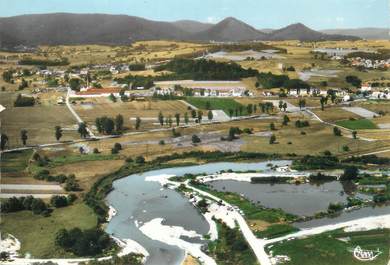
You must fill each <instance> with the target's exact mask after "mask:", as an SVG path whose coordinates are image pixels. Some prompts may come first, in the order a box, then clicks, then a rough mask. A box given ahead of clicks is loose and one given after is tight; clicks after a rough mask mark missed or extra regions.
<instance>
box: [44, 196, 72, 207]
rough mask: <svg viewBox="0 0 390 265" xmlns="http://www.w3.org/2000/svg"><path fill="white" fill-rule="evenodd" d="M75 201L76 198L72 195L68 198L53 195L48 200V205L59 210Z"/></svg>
mask: <svg viewBox="0 0 390 265" xmlns="http://www.w3.org/2000/svg"><path fill="white" fill-rule="evenodd" d="M76 199H77V196H76V195H75V194H74V193H71V194H69V195H68V196H64V195H53V196H52V197H51V198H50V204H51V205H52V206H53V207H55V208H61V207H65V206H68V205H70V204H72V203H73V202H74V201H75V200H76Z"/></svg>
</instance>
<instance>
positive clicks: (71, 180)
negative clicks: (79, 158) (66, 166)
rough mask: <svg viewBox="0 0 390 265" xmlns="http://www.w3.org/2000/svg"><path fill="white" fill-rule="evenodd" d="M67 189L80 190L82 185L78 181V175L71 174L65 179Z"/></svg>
mask: <svg viewBox="0 0 390 265" xmlns="http://www.w3.org/2000/svg"><path fill="white" fill-rule="evenodd" d="M65 190H66V191H78V190H80V185H79V184H78V183H77V180H76V176H75V175H74V174H71V175H69V176H68V178H67V179H66V181H65Z"/></svg>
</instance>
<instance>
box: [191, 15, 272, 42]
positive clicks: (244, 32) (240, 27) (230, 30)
mask: <svg viewBox="0 0 390 265" xmlns="http://www.w3.org/2000/svg"><path fill="white" fill-rule="evenodd" d="M192 38H193V39H196V40H214V41H244V40H265V39H267V38H268V36H267V34H264V33H262V32H260V31H258V30H256V29H255V28H253V27H252V26H250V25H248V24H246V23H244V22H242V21H240V20H238V19H235V18H233V17H228V18H225V19H224V20H222V21H221V22H219V23H217V24H215V25H214V26H212V27H211V28H209V29H208V30H205V31H202V32H199V33H198V34H195V35H193V36H192Z"/></svg>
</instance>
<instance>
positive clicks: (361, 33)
mask: <svg viewBox="0 0 390 265" xmlns="http://www.w3.org/2000/svg"><path fill="white" fill-rule="evenodd" d="M321 32H323V33H326V34H342V35H350V36H357V37H360V38H362V39H371V40H390V29H386V28H357V29H327V30H322V31H321Z"/></svg>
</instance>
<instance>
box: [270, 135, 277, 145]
mask: <svg viewBox="0 0 390 265" xmlns="http://www.w3.org/2000/svg"><path fill="white" fill-rule="evenodd" d="M275 142H276V136H275V134H272V135H271V137H270V138H269V144H274V143H275Z"/></svg>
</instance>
